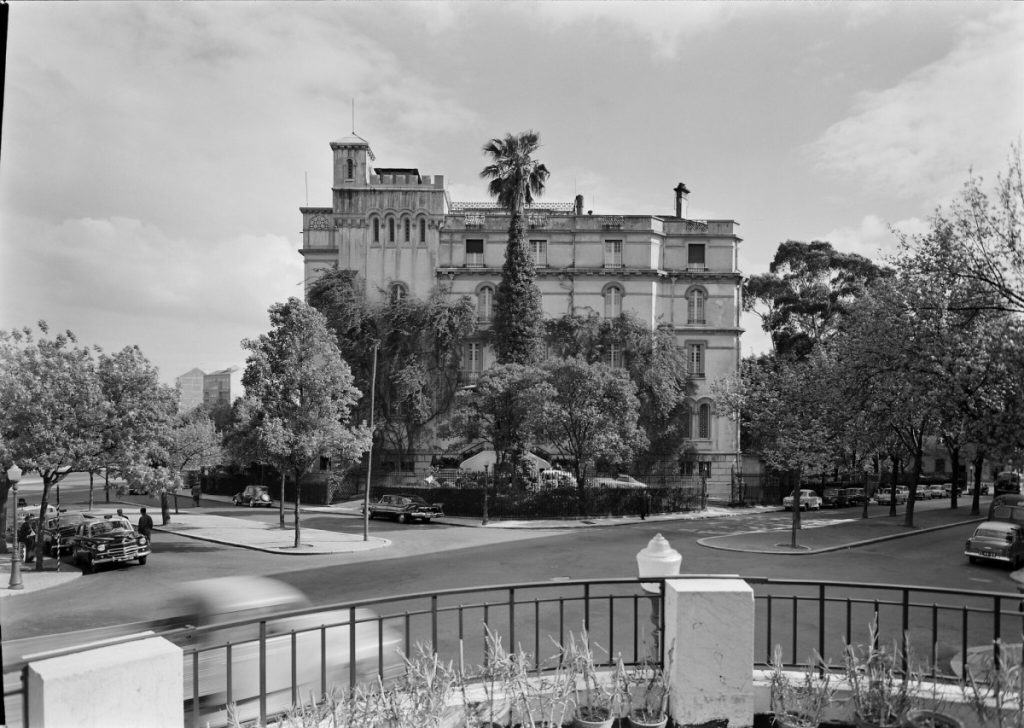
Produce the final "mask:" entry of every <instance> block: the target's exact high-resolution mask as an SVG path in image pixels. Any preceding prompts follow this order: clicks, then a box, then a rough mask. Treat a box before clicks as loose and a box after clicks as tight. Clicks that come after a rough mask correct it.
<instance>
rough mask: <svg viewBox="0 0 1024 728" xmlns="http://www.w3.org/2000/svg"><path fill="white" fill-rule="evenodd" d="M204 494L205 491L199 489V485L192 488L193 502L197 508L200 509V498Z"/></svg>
mask: <svg viewBox="0 0 1024 728" xmlns="http://www.w3.org/2000/svg"><path fill="white" fill-rule="evenodd" d="M202 494H203V489H202V488H200V487H199V483H196V484H195V485H193V486H192V500H193V501H194V502H195V504H196V508H198V507H199V497H200V496H201V495H202Z"/></svg>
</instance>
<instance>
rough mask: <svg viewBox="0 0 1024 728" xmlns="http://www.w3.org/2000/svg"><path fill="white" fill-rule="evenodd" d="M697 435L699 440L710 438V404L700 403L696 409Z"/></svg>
mask: <svg viewBox="0 0 1024 728" xmlns="http://www.w3.org/2000/svg"><path fill="white" fill-rule="evenodd" d="M697 437H698V438H700V439H701V440H710V439H711V405H709V404H702V405H701V406H700V407H699V408H698V409H697Z"/></svg>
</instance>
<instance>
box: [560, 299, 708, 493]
mask: <svg viewBox="0 0 1024 728" xmlns="http://www.w3.org/2000/svg"><path fill="white" fill-rule="evenodd" d="M545 331H546V336H545V338H546V342H547V345H548V351H549V352H550V353H551V354H552V355H553V356H556V357H559V358H563V359H564V358H570V357H578V358H581V359H583V360H585V361H587V362H588V363H591V364H594V363H605V364H609V365H612V366H614V367H618V368H621V369H622V370H623V371H625V372H626V374H627V375H628V376H629V378H630V380H631V381H632V382H633V384H634V385H636V393H637V398H638V400H639V411H638V418H637V425H638V427H639V428H640V429H641V430H643V432H644V434H645V436H646V442H645V444H644V445H642V446H639V447H638V448H637V449H636V450H635V452H634V458H633V460H634V464H635V469H636V471H637V472H638V473H645V474H646V473H649V472H651V470H652V469H654V467H655V466H657V465H659V464H661V465H664V464H665V463H667V462H675V461H677V460H678V458H679V456H680V454H681V453H682V452H683V450H684V449H685V448H686V446H687V445H688V443H689V441H690V431H689V420H690V408H689V404H688V400H687V398H688V397H690V396H692V395H693V394H694V392H695V391H696V385H695V384H694V382H693V380H692V379H691V378H690V377H689V375H688V367H687V362H686V355H685V353H684V352H683V351H682V349H680V348H679V347H678V346H676V345H675V341H674V338H673V336H672V334H671V332H669V331H667V330H665V329H661V328H656V329H651V327H650V326H648V325H645V324H643V323H642V322H641V321H639V320H638V319H637V318H635V317H633V316H630V315H629V314H622V315H621V316H619V317H617V318H614V319H606V318H603V317H601V316H598V315H596V314H592V315H590V316H580V315H572V314H567V315H565V316H562V317H560V318H557V319H550V320H548V321H545Z"/></svg>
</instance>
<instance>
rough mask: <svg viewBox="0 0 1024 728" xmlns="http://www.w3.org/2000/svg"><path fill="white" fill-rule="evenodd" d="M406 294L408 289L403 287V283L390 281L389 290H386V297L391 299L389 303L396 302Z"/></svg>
mask: <svg viewBox="0 0 1024 728" xmlns="http://www.w3.org/2000/svg"><path fill="white" fill-rule="evenodd" d="M408 295H409V289H407V288H406V287H405V284H404V283H392V284H391V290H390V291H388V298H390V299H391V303H398V302H399V301H401V300H402V299H403V298H405V297H407V296H408Z"/></svg>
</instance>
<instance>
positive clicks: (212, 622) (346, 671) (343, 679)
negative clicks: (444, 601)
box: [165, 576, 403, 725]
mask: <svg viewBox="0 0 1024 728" xmlns="http://www.w3.org/2000/svg"><path fill="white" fill-rule="evenodd" d="M311 607H312V605H311V603H310V601H309V599H307V598H306V596H305V595H304V594H303V593H302V592H300V591H298V590H297V589H295V587H293V586H290V585H288V584H285V583H284V582H281V581H278V580H276V579H269V578H266V577H258V576H222V577H217V578H215V579H203V580H200V581H194V582H187V583H185V584H182V585H180V587H179V588H177V589H176V590H175V593H174V601H173V603H172V605H171V609H172V612H173V614H174V615H175V616H173V617H171V618H170V619H168V620H165V622H166V624H165V627H170V628H172V629H174V628H176V629H175V631H173V632H171V633H169V634H168V639H170V640H171V641H173V642H176V643H178V644H180V645H181V646H182V647H184V648H185V649H186V653H185V654H186V658H185V660H184V672H183V678H184V694H185V696H186V697H187V698H188V699H189V700H188V702H187V703H186V709H185V714H186V715H191V713H190V711H191V709H192V708H193V706H192V704H191V699H192V696H193V695H194V694H195V693H193V669H194V667H195V666H196V665H198V669H199V683H198V689H199V694H198V695H199V706H198V708H199V714H200V716H201V718H202V724H203V725H208V724H212V725H226V724H228V722H229V720H228V718H227V713H226V711H227V707H228V706H227V703H228V702H229V700H230V702H231V703H233V704H234V705H233V707H232V710H233V713H234V721H233V722H232V725H234V724H237V723H238V722H244V723H245V724H246V725H248V724H249V721H251V720H253V719H257V718H259V715H260V712H259V709H260V694H261V692H262V693H263V695H264V697H265V700H266V709H267V712H268V714H269V713H279V712H282V711H287V710H289V709H291V708H292V706H293V704H294V698H293V695H306V696H308V695H310V694H316V695H319V694H321V692H320V691H321V689H322V688H321V678H322V676H321V669H323V673H324V675H323V678H324V679H325V681H326V684H327V685H328V687H329V688H330V687H332V686H333V687H342V686H347V685H348V684H349V680H350V673H351V672H353V671H354V672H355V673H356V679H357V681H358V682H361V683H363V682H369V681H370V680H376V678H377V674H378V669H379V670H380V672H381V673H382V674H383V677H384V679H385V680H391V679H394V678H396V677H398V676H399V675H401V673H402V670H403V662H402V658H401V656H400V655H399V650H400V648H402V647H403V644H402V638H401V634H400V632H398V631H397V630H396V629H394V628H393V627H392V626H389V625H387V624H384V623H382V622H380V621H379V620H378V619H377V615H376V614H375V613H373V612H371V611H370V610H368V609H363V608H359V609H354V610H349V609H341V610H336V611H317V612H315V613H312V614H298V615H290V616H280V617H276V616H274V615H276V614H280V613H282V612H291V611H298V610H303V609H310V608H311ZM353 618H354V619H355V622H356V624H355V626H354V627H353V626H352V625H351V621H352V619H353ZM257 619H265V622H263V623H262V624H265V629H266V635H267V638H266V641H265V643H264V644H263V645H262V647H261V645H260V642H259V639H258V637H259V628H260V624H261V623H260V622H257V621H256V620H257ZM229 624H230V625H231V626H228V625H229ZM221 625H224V626H221ZM193 627H194V628H198V629H191V628H193ZM324 628H325V629H324ZM353 637H354V638H355V644H354V645H353V644H352V638H353ZM229 641H230V643H231V648H230V651H228V650H226V649H225V648H224V647H223V645H224V644H225V643H227V642H229ZM193 653H197V655H198V658H197V660H196V661H195V662H193V657H192V654H193ZM229 655H230V672H228V673H227V674H229V675H230V676H231V690H230V692H228V691H227V690H226V687H225V685H226V682H225V679H224V675H225V672H226V670H227V661H228V659H229V658H228V656H229ZM353 659H354V664H353V663H352V662H350V661H351V660H353ZM322 660H323V661H325V664H324V663H322ZM379 660H380V661H383V662H382V664H380V665H378V661H379ZM261 667H262V668H263V669H262V670H261ZM218 674H219V675H220V676H221V679H220V680H217V679H211V678H212V676H213V675H218ZM293 680H294V683H295V693H293V692H292V682H293ZM261 686H263V690H262V691H261Z"/></svg>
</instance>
